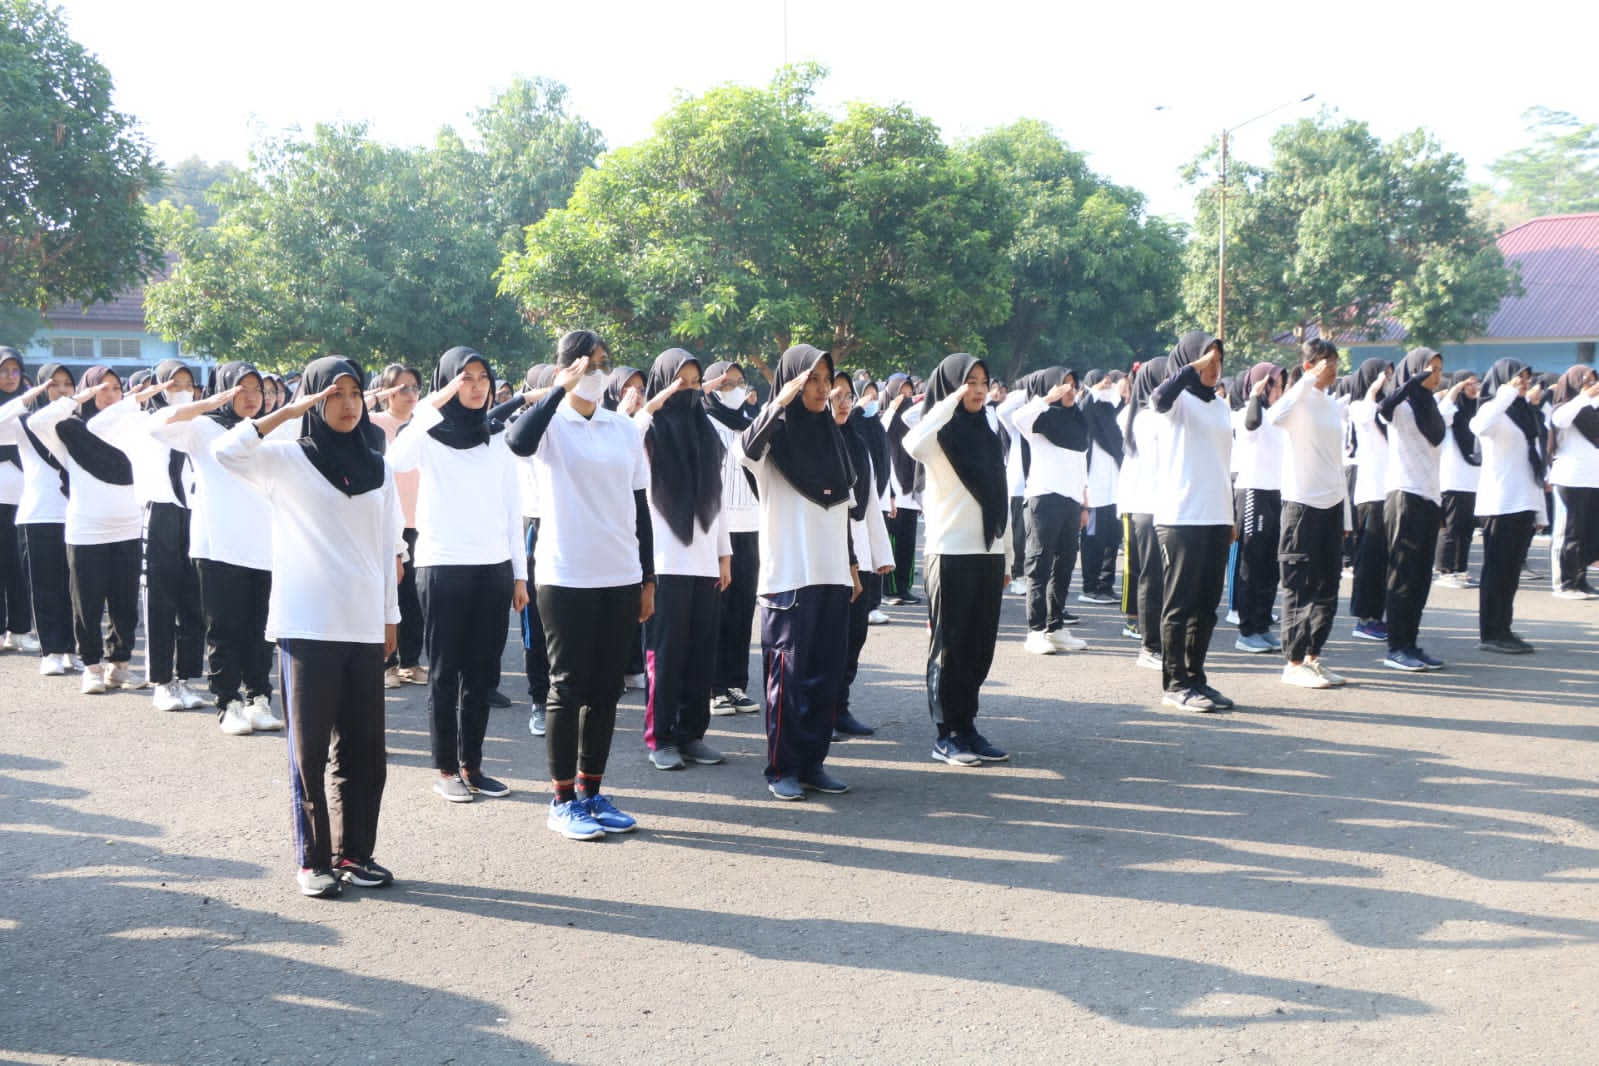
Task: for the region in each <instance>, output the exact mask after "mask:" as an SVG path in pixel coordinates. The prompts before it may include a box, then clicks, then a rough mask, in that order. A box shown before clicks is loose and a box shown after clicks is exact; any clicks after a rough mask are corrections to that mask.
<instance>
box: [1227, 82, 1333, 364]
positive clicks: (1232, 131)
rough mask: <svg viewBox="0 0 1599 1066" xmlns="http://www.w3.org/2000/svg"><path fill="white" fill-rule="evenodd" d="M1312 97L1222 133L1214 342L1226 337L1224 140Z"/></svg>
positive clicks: (1287, 102)
mask: <svg viewBox="0 0 1599 1066" xmlns="http://www.w3.org/2000/svg"><path fill="white" fill-rule="evenodd" d="M1315 98H1316V94H1315V93H1307V94H1306V95H1304V96H1301V97H1299V98H1298V99H1297V100H1284V101H1283V102H1282V103H1280V104H1278V105H1277V106H1276V107H1274V108H1271V109H1270V110H1269V111H1262V112H1261V113H1260V114H1258V115H1256V116H1255V117H1254V118H1246V119H1244V121H1242V122H1240V123H1238V124H1237V125H1235V126H1232V127H1229V128H1225V129H1223V130H1222V131H1221V189H1220V196H1221V202H1220V204H1219V205H1218V214H1217V226H1216V234H1217V236H1216V339H1217V340H1222V341H1224V340H1225V338H1226V335H1227V138H1228V137H1229V136H1231V135H1232V134H1234V133H1237V132H1238V131H1239V130H1241V129H1243V128H1244V127H1245V126H1247V125H1249V124H1250V123H1251V122H1258V121H1259V120H1261V119H1263V118H1265V117H1266V116H1267V115H1275V114H1276V113H1277V112H1279V111H1281V110H1282V109H1283V108H1285V107H1292V106H1293V105H1294V104H1303V103H1306V102H1307V101H1310V100H1314V99H1315Z"/></svg>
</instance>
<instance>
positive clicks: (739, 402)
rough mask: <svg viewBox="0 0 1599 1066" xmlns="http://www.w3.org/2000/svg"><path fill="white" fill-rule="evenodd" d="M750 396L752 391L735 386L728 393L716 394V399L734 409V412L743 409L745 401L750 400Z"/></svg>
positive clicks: (741, 386)
mask: <svg viewBox="0 0 1599 1066" xmlns="http://www.w3.org/2000/svg"><path fill="white" fill-rule="evenodd" d="M749 396H750V390H749V389H747V388H745V387H744V386H743V385H734V386H733V387H732V388H731V389H728V390H727V391H726V392H718V393H717V394H716V398H717V399H718V400H721V401H722V403H723V404H725V405H726V406H728V407H731V408H733V409H734V410H737V409H738V408H740V407H743V406H744V401H745V400H747V399H749Z"/></svg>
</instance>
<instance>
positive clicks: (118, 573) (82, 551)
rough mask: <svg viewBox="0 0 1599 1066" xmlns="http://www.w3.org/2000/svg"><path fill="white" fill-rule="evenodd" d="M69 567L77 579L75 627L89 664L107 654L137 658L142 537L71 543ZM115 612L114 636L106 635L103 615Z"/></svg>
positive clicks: (109, 658) (112, 617)
mask: <svg viewBox="0 0 1599 1066" xmlns="http://www.w3.org/2000/svg"><path fill="white" fill-rule="evenodd" d="M67 572H68V574H69V575H70V576H71V581H72V629H73V634H74V635H75V636H76V638H77V641H78V654H79V655H80V656H81V657H82V658H83V664H84V665H85V666H95V665H97V664H98V663H99V662H100V661H101V660H102V659H104V660H106V661H109V662H113V663H126V662H127V661H128V660H129V659H131V658H133V645H134V641H135V639H136V637H137V629H138V625H139V542H138V541H137V540H119V541H113V542H112V543H110V544H68V545H67ZM107 616H109V619H110V623H111V626H110V640H109V641H102V639H101V635H100V620H101V618H103V617H107Z"/></svg>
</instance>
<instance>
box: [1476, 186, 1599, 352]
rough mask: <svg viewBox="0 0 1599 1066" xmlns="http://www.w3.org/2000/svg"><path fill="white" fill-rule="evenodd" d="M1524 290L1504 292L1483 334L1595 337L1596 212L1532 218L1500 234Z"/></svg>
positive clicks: (1598, 292) (1598, 326)
mask: <svg viewBox="0 0 1599 1066" xmlns="http://www.w3.org/2000/svg"><path fill="white" fill-rule="evenodd" d="M1499 251H1500V252H1501V253H1502V254H1503V255H1504V257H1505V262H1507V263H1513V264H1516V265H1519V266H1520V268H1521V286H1522V288H1523V289H1525V290H1526V295H1524V296H1521V297H1515V296H1511V297H1507V298H1506V299H1505V300H1504V302H1503V303H1501V304H1500V305H1499V310H1498V311H1497V312H1496V313H1495V314H1494V316H1493V318H1492V319H1491V320H1490V321H1489V323H1488V329H1487V330H1486V331H1485V332H1484V334H1483V336H1485V337H1494V338H1521V337H1575V338H1579V339H1586V340H1594V339H1599V213H1593V214H1585V215H1556V216H1552V217H1549V218H1535V219H1533V220H1532V221H1531V222H1524V223H1522V224H1521V225H1519V226H1517V227H1516V228H1515V229H1512V230H1508V231H1506V232H1505V233H1502V234H1500V236H1499Z"/></svg>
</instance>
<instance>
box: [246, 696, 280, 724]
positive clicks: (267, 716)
mask: <svg viewBox="0 0 1599 1066" xmlns="http://www.w3.org/2000/svg"><path fill="white" fill-rule="evenodd" d="M244 711H245V713H246V714H248V715H249V716H250V728H251V729H253V730H255V732H257V733H271V732H273V731H274V730H278V729H282V728H283V719H281V718H279V717H278V716H277V715H275V714H273V713H272V697H271V696H257V697H256V698H255V699H253V700H251V701H250V702H249V703H248V704H246V705H245V708H244Z"/></svg>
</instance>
